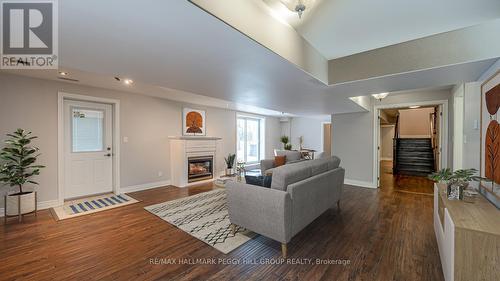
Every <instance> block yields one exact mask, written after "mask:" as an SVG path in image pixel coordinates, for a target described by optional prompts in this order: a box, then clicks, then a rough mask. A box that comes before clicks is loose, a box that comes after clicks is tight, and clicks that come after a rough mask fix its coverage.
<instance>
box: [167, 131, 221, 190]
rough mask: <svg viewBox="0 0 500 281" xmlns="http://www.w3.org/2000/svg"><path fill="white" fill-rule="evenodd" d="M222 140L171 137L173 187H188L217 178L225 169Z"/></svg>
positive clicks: (171, 179)
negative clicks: (221, 153)
mask: <svg viewBox="0 0 500 281" xmlns="http://www.w3.org/2000/svg"><path fill="white" fill-rule="evenodd" d="M220 139H221V138H217V137H204V136H181V137H169V142H170V175H171V177H170V181H171V185H174V186H177V187H186V186H189V185H193V184H199V183H202V182H209V181H212V180H213V179H214V178H216V177H217V175H219V172H220V173H221V171H222V170H221V169H223V167H224V165H223V164H222V155H219V154H220V151H221V148H220V147H219V146H220V145H221V143H220V141H219V140H220ZM218 164H219V165H218Z"/></svg>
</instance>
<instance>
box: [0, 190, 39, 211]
mask: <svg viewBox="0 0 500 281" xmlns="http://www.w3.org/2000/svg"><path fill="white" fill-rule="evenodd" d="M36 201H37V199H36V192H33V191H30V192H23V193H14V194H9V195H6V196H5V215H6V216H18V215H24V214H29V213H32V212H35V211H36Z"/></svg>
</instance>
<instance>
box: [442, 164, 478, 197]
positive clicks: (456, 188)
mask: <svg viewBox="0 0 500 281" xmlns="http://www.w3.org/2000/svg"><path fill="white" fill-rule="evenodd" d="M476 174H477V170H476V169H460V170H456V171H455V172H454V173H453V175H452V176H451V179H450V180H449V181H448V186H449V188H448V189H449V191H448V199H459V200H462V199H463V197H464V190H465V189H467V188H468V187H469V183H470V182H471V181H480V180H488V179H486V178H482V177H480V176H476Z"/></svg>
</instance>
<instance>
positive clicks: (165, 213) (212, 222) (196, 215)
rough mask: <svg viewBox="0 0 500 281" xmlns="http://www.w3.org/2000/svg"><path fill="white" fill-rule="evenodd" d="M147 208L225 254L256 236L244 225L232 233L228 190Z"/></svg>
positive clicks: (201, 194) (218, 190) (205, 193)
mask: <svg viewBox="0 0 500 281" xmlns="http://www.w3.org/2000/svg"><path fill="white" fill-rule="evenodd" d="M144 209H146V210H147V211H149V212H151V213H153V214H155V215H157V216H158V217H160V218H161V219H163V220H165V221H167V222H169V223H170V224H172V225H174V226H176V227H178V228H179V229H181V230H183V231H184V232H186V233H188V234H189V235H191V236H194V237H195V238H197V239H199V240H201V241H203V242H205V243H207V244H208V245H210V246H212V247H214V248H215V249H217V250H219V251H221V252H223V253H224V254H227V253H229V252H231V251H232V250H234V249H236V248H238V247H239V246H241V245H243V244H244V243H245V242H247V241H249V240H250V239H252V237H253V236H255V234H254V233H253V232H250V231H248V230H246V229H244V228H242V227H237V229H236V233H235V234H231V228H230V224H231V223H230V222H229V214H228V212H227V204H226V190H224V189H216V190H212V191H209V192H204V193H200V194H197V195H193V196H189V197H185V198H181V199H177V200H173V201H168V202H164V203H160V204H156V205H152V206H147V207H145V208H144Z"/></svg>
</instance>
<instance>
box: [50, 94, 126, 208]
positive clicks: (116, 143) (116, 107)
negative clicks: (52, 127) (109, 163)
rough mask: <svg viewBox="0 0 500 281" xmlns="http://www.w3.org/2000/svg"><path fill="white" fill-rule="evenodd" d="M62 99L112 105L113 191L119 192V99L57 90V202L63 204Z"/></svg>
mask: <svg viewBox="0 0 500 281" xmlns="http://www.w3.org/2000/svg"><path fill="white" fill-rule="evenodd" d="M64 100H76V101H89V102H98V103H107V104H111V105H112V106H113V151H114V157H113V192H114V193H116V194H120V193H121V191H120V142H121V139H120V101H119V100H117V99H108V98H101V97H93V96H86V95H77V94H70V93H65V92H58V97H57V172H58V174H57V190H58V198H57V200H58V204H59V206H60V205H63V204H64Z"/></svg>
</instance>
